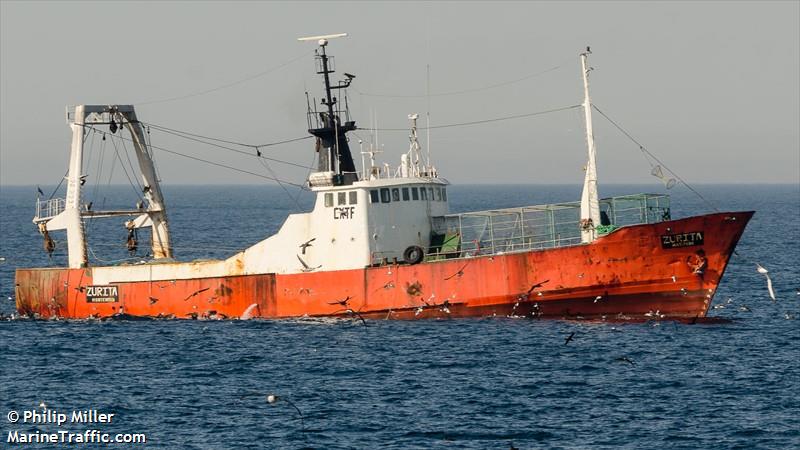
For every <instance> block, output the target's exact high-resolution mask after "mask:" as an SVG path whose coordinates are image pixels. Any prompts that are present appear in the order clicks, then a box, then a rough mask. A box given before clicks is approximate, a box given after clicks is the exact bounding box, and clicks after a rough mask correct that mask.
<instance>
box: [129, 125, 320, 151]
mask: <svg viewBox="0 0 800 450" xmlns="http://www.w3.org/2000/svg"><path fill="white" fill-rule="evenodd" d="M141 123H142V124H143V125H146V126H148V127H151V128H155V129H156V130H159V131H164V132H167V131H172V132H173V133H178V134H179V135H187V136H193V137H196V138H202V139H206V140H209V141H215V142H222V143H225V144H232V145H241V146H242V147H249V148H255V149H260V148H264V147H272V146H274V145H280V144H288V143H290V142H296V141H302V140H305V139H311V138H312V137H314V136H303V137H299V138H294V139H286V140H283V141H276V142H268V143H266V144H258V145H256V144H245V143H243V142H236V141H231V140H227V139H220V138H214V137H210V136H203V135H202V134H196V133H190V132H188V131H183V130H176V129H174V128H169V127H165V126H163V125H156V124H153V123H147V122H141ZM181 137H183V136H181ZM209 145H211V144H209Z"/></svg>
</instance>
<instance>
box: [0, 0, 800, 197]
mask: <svg viewBox="0 0 800 450" xmlns="http://www.w3.org/2000/svg"><path fill="white" fill-rule="evenodd" d="M799 5H800V2H798V1H780V2H766V1H759V2H744V1H733V2H724V1H713V2H688V1H687V2H663V3H659V2H633V1H625V2H604V1H592V2H585V3H584V2H552V3H550V2H511V3H502V2H485V3H483V2H444V3H410V2H402V3H391V2H369V3H367V2H356V3H345V2H324V3H313V2H292V3H278V2H242V3H234V2H220V3H215V2H189V1H186V2H173V3H169V2H141V3H123V2H69V1H59V2H10V1H2V2H0V184H43V185H45V184H56V183H58V181H59V179H60V177H62V176H63V174H64V171H65V170H66V168H67V160H68V152H69V143H70V131H69V128H68V127H67V126H66V124H65V121H64V107H65V105H68V104H78V103H86V104H89V103H103V104H111V103H120V104H123V103H133V104H134V105H136V107H137V110H138V114H139V117H140V119H141V120H143V121H146V122H151V123H154V124H158V125H162V126H166V127H170V128H175V129H180V130H185V131H189V132H193V133H197V134H201V135H207V136H212V137H219V138H224V139H230V140H233V141H237V142H244V143H252V144H260V143H265V142H273V141H279V140H284V139H292V138H297V137H302V136H304V135H306V119H305V96H304V90H305V89H308V90H309V91H310V92H311V95H316V96H317V97H319V95H320V92H321V85H320V81H319V78H318V77H317V75H316V74H315V73H314V61H313V56H312V54H311V52H313V49H314V47H315V45H314V44H311V43H301V42H298V41H297V38H298V37H301V36H307V35H315V34H328V33H339V32H347V33H349V37H346V38H343V39H338V40H334V41H332V42H331V44H330V46H329V52H330V53H331V54H333V55H335V57H336V68H337V74H336V76H337V77H339V76H341V74H342V73H343V72H349V73H352V74H355V75H356V76H357V78H356V79H355V81H354V83H353V88H352V89H351V90H350V98H349V102H350V105H351V109H352V113H353V115H354V118H355V119H356V120H357V121H358V124H359V125H360V126H362V127H367V128H368V127H370V125H371V123H372V120H373V117H375V118H377V122H378V127H379V128H404V127H406V126H407V123H408V120H407V118H406V117H407V115H408V114H409V113H412V112H418V113H420V115H421V117H423V118H424V113H425V111H427V110H428V108H429V105H430V112H431V120H432V124H433V125H437V124H438V125H442V124H450V123H458V122H469V121H477V120H482V119H491V118H497V117H504V116H511V115H517V114H525V113H531V112H536V111H540V110H547V109H551V108H558V107H562V106H569V105H574V104H577V103H580V102H581V100H582V86H581V81H580V71H579V59H578V53H579V52H580V51H581V50H582V49H583V48H584V47H585V46H586V45H591V47H592V51H593V54H592V55H591V59H590V64H591V65H592V66H593V67H594V71H592V72H591V87H592V97H593V100H594V102H595V103H596V105H597V106H598V107H600V108H601V109H602V110H603V111H605V112H606V113H608V114H609V115H610V116H611V117H612V118H614V119H615V120H616V121H617V122H618V123H620V124H621V125H622V126H623V127H625V128H626V129H627V130H628V131H629V132H630V133H631V134H633V136H634V137H636V138H637V139H638V140H639V141H640V142H641V143H643V144H644V145H645V146H646V147H647V148H648V149H649V150H650V151H652V152H653V153H654V154H656V155H657V156H658V157H659V158H661V159H662V160H663V162H664V163H666V165H667V166H669V167H671V168H672V169H674V170H675V171H676V172H677V173H678V174H679V175H681V176H682V177H683V178H685V179H686V180H687V181H690V182H698V183H703V182H706V183H740V182H741V183H745V182H767V183H799V182H800V137H799V135H800V131H799V129H800V86H799V85H800V35H799V31H798V30H800V6H799ZM303 55H305V56H304V57H303ZM298 57H299V58H300V59H298V60H297V61H295V62H293V63H291V64H288V65H286V66H285V67H283V68H281V69H278V70H275V71H272V72H270V73H268V74H266V75H263V76H257V77H253V76H254V75H257V74H259V73H263V72H265V71H267V70H269V69H271V68H274V67H276V66H280V65H282V64H284V63H286V62H287V61H290V60H293V59H297V58H298ZM427 65H430V85H429V89H430V93H431V94H432V95H431V97H430V98H429V99H426V96H425V93H426V85H427V83H426V66H427ZM553 68H555V69H553ZM549 69H553V70H549ZM542 72H545V73H542ZM534 74H539V75H536V76H530V75H534ZM250 77H252V79H249V80H245V79H247V78H250ZM526 77H527V78H526ZM522 78H525V79H524V80H522V81H518V82H514V83H508V82H510V81H514V80H519V79H522ZM242 80H245V81H242ZM239 81H242V82H240V83H236V84H234V85H233V86H231V87H228V88H223V89H218V90H214V91H212V92H210V93H208V94H206V95H199V96H192V97H189V98H184V99H180V100H175V101H161V102H153V101H158V100H164V99H168V98H172V97H180V96H185V95H188V94H193V93H198V92H203V91H208V90H211V89H215V88H218V87H221V86H225V85H229V84H232V83H235V82H239ZM495 85H501V86H496V87H491V86H495ZM483 88H486V89H483ZM465 90H466V91H469V92H466V93H461V94H452V93H453V92H458V91H465ZM372 94H381V95H397V96H401V97H398V98H393V97H383V96H375V95H372ZM441 94H448V95H441ZM148 102H149V103H148ZM594 122H595V131H596V135H597V149H598V166H599V169H598V171H599V178H600V184H601V186H602V184H603V183H630V182H633V183H637V182H651V181H653V180H654V179H653V178H652V176H650V166H649V165H648V163H647V161H646V160H645V159H644V158H643V157H642V155H641V153H640V152H639V150H638V148H637V147H636V146H635V145H633V144H632V143H631V142H630V141H628V140H627V139H626V138H624V137H623V136H621V135H620V134H619V133H618V132H617V131H616V130H615V129H614V128H612V127H611V125H610V124H609V123H608V122H606V121H605V119H603V118H602V117H600V116H599V115H597V114H595V120H594ZM422 125H424V120H423V121H422ZM583 133H584V131H583V119H582V113H581V111H580V110H579V109H573V110H569V111H565V112H559V113H553V114H548V115H543V116H535V117H528V118H520V119H515V120H508V121H500V122H492V123H488V124H483V125H475V126H468V127H456V128H446V129H435V130H433V131H432V133H431V136H430V142H431V151H432V154H433V160H434V162H435V163H436V165H437V166H438V167H439V169H440V172H441V175H442V176H444V177H446V178H448V179H450V180H451V181H453V182H457V183H580V182H581V181H582V178H583V173H582V166H583V164H584V161H585V154H586V149H585V143H584V134H583ZM358 134H359V136H360V137H362V138H363V139H365V140H369V139H371V134H370V133H369V132H367V131H359V132H358ZM421 137H422V144H423V146H425V145H426V143H427V141H426V135H425V133H424V132H422V133H421ZM378 138H379V142H380V144H382V145H383V146H384V149H385V153H384V154H383V155H382V158H384V160H385V161H388V162H390V163H392V165H395V164H396V163H397V162H398V161H399V157H400V154H401V153H402V152H404V151H406V150H407V148H408V134H407V133H406V132H402V131H401V132H392V131H385V132H379V136H378ZM357 140H358V138H357V137H355V136H353V138H352V147H353V150H354V153H356V155H354V156H355V157H356V161H359V160H360V157H359V155H358V154H357V152H358V144H357V143H356V142H357ZM152 141H153V144H154V145H159V146H164V147H165V148H169V149H173V150H175V151H180V152H182V153H186V154H191V155H195V156H198V157H202V158H206V159H211V160H214V161H219V162H221V163H224V164H228V165H233V166H236V167H241V168H244V169H247V170H251V171H254V172H257V173H264V174H267V169H266V168H265V167H261V166H259V165H258V164H257V163H255V159H254V158H252V157H248V156H244V155H237V154H234V153H231V152H227V151H224V150H221V149H215V148H213V147H207V146H203V145H201V144H198V143H193V142H191V141H186V140H181V139H176V138H174V137H173V136H169V135H165V134H162V133H155V132H154V133H153V135H152ZM313 151H314V147H313V142H312V141H310V140H305V141H300V142H297V143H292V144H287V145H284V146H280V147H270V148H269V149H268V150H265V154H268V155H272V156H275V157H276V158H280V159H286V160H290V161H293V162H297V163H300V164H304V165H308V164H309V162H310V161H311V160H312V158H313V156H314V153H313ZM156 158H157V162H158V164H159V169H160V173H161V177H162V178H163V180H164V182H165V183H172V184H178V183H204V184H213V183H262V182H265V180H263V179H260V178H257V177H252V176H248V175H243V174H241V173H236V172H230V171H227V170H224V169H221V168H218V167H213V166H208V165H204V164H202V163H199V162H196V161H191V160H187V159H184V158H180V157H177V156H174V155H170V154H167V153H163V152H158V151H156ZM357 165H360V164H359V163H357ZM272 169H274V170H275V171H276V172H277V173H278V174H279V176H280V177H281V178H285V179H288V180H291V181H294V182H301V181H302V180H303V177H304V175H305V171H304V170H302V169H297V168H292V167H291V166H283V165H280V164H273V166H272ZM106 170H107V169H106ZM89 175H90V177H91V176H93V174H89ZM116 176H117V177H120V176H122V175H121V174H116ZM123 181H124V179H122V178H116V179H115V182H120V183H121V182H123Z"/></svg>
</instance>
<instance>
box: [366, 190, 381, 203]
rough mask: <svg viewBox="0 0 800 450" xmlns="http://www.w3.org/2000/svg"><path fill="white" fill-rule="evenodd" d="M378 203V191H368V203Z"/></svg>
mask: <svg viewBox="0 0 800 450" xmlns="http://www.w3.org/2000/svg"><path fill="white" fill-rule="evenodd" d="M379 201H380V199H379V197H378V190H377V189H372V190H371V191H369V202H370V203H378V202H379Z"/></svg>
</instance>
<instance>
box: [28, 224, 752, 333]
mask: <svg viewBox="0 0 800 450" xmlns="http://www.w3.org/2000/svg"><path fill="white" fill-rule="evenodd" d="M752 214H753V213H752V212H739V213H720V214H709V215H706V216H698V217H690V218H686V219H681V220H674V221H668V222H661V223H658V224H651V225H637V226H631V227H624V228H621V229H619V230H617V231H615V232H614V233H611V234H610V235H607V236H604V237H601V238H599V239H597V240H596V241H595V242H593V243H591V244H587V245H579V246H574V247H563V248H557V249H550V250H540V251H526V252H519V253H509V254H502V255H499V254H498V255H492V256H481V257H474V258H469V259H466V260H465V259H452V260H440V261H431V262H426V263H421V264H416V265H393V266H390V268H391V270H387V267H373V268H364V269H354V270H341V271H330V272H309V273H299V274H256V275H231V276H226V277H213V278H194V279H178V280H147V281H136V282H120V283H114V282H113V281H112V282H110V283H109V284H110V285H114V286H117V288H118V299H117V301H113V302H102V303H96V302H90V301H88V300H87V294H86V287H87V286H91V285H92V270H91V268H88V269H65V268H54V269H49V268H47V269H18V270H17V273H16V283H17V285H16V293H17V309H18V311H19V312H20V313H21V314H27V315H32V316H34V315H35V316H39V317H54V316H57V317H66V318H87V317H106V316H112V315H115V314H119V313H120V312H124V313H125V314H130V315H134V316H149V317H159V316H160V317H175V318H186V319H190V318H199V317H224V318H237V317H240V316H242V314H243V313H244V312H245V311H246V310H247V309H248V308H250V307H251V306H252V305H254V304H255V305H257V307H256V308H255V310H254V313H253V314H254V316H256V317H265V318H273V317H275V318H280V317H297V316H304V315H309V316H342V314H343V313H342V307H341V305H338V304H335V302H333V303H334V304H331V299H342V298H348V297H349V300H348V302H349V303H348V305H349V307H350V308H352V310H353V311H357V312H359V314H361V316H363V317H366V318H374V319H386V318H391V319H420V318H447V317H469V316H491V315H498V316H500V315H503V316H506V315H511V316H527V317H558V318H561V317H566V318H600V317H607V318H624V317H631V318H636V317H642V316H643V315H645V314H647V313H649V312H654V311H659V313H660V314H663V315H664V316H665V317H667V318H694V317H704V316H705V315H706V312H707V311H708V308H709V306H710V304H711V300H712V298H713V295H714V293H715V292H716V289H717V286H718V285H719V282H720V280H721V278H722V275H723V273H724V271H725V267H726V266H727V263H728V260H729V258H730V256H731V253H732V252H733V249H734V248H735V246H736V243H737V242H738V240H739V238H740V236H741V234H742V232H743V231H744V228H745V226H746V224H747V222H748V221H749V219H750V218H751V217H752ZM731 218H734V219H735V220H731ZM697 230H702V231H703V232H704V233H705V242H704V243H703V245H702V247H698V246H691V247H684V248H662V247H661V246H660V245H659V244H658V243H659V242H660V237H661V236H662V235H665V234H670V233H671V234H674V233H681V232H687V231H697ZM698 250H702V252H703V253H702V258H703V261H702V263H703V264H702V268H701V270H698V262H697V255H698ZM687 261H689V262H690V263H687ZM124 269H125V268H124V267H120V270H124ZM454 274H456V275H454ZM544 280H546V281H544ZM395 286H398V287H403V289H393V287H395ZM598 297H600V299H599V300H598ZM154 299H155V300H154Z"/></svg>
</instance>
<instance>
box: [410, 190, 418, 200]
mask: <svg viewBox="0 0 800 450" xmlns="http://www.w3.org/2000/svg"><path fill="white" fill-rule="evenodd" d="M411 198H412V199H413V200H419V191H418V190H417V188H415V187H412V188H411Z"/></svg>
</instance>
